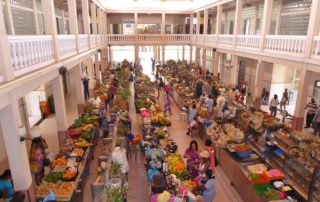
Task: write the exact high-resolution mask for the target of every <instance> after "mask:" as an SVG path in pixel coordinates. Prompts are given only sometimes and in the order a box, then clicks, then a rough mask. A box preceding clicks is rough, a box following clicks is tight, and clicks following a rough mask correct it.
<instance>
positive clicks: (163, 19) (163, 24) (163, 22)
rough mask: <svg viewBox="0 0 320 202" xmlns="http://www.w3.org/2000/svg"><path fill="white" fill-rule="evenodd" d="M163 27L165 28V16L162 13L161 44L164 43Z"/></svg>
mask: <svg viewBox="0 0 320 202" xmlns="http://www.w3.org/2000/svg"><path fill="white" fill-rule="evenodd" d="M165 27H166V14H165V13H164V12H163V13H162V15H161V36H162V42H164V41H165V38H164V37H165Z"/></svg>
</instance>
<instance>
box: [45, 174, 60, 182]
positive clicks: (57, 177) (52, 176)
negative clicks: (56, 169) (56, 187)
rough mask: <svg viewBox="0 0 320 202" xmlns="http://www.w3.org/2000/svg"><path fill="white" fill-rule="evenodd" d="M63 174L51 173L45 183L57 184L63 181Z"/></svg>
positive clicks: (46, 177)
mask: <svg viewBox="0 0 320 202" xmlns="http://www.w3.org/2000/svg"><path fill="white" fill-rule="evenodd" d="M62 176H63V173H51V174H49V175H47V176H45V177H44V181H46V182H52V183H57V182H58V181H59V180H61V179H62Z"/></svg>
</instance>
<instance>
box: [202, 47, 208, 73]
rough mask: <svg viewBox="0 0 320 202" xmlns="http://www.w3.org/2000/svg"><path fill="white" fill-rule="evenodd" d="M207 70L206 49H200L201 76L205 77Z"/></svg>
mask: <svg viewBox="0 0 320 202" xmlns="http://www.w3.org/2000/svg"><path fill="white" fill-rule="evenodd" d="M206 71H207V50H206V49H204V48H203V49H202V78H204V79H205V78H206Z"/></svg>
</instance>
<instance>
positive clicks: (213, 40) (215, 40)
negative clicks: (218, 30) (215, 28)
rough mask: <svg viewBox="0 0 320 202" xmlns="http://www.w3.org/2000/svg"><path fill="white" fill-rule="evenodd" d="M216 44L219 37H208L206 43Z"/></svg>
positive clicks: (213, 35)
mask: <svg viewBox="0 0 320 202" xmlns="http://www.w3.org/2000/svg"><path fill="white" fill-rule="evenodd" d="M216 42H217V35H215V34H208V35H206V43H216Z"/></svg>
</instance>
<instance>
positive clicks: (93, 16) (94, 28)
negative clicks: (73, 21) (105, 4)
mask: <svg viewBox="0 0 320 202" xmlns="http://www.w3.org/2000/svg"><path fill="white" fill-rule="evenodd" d="M91 26H92V34H94V35H97V9H96V4H95V3H93V2H91ZM90 44H92V45H93V44H97V38H96V36H95V38H94V39H93V40H92V41H91V38H90ZM92 45H91V47H92Z"/></svg>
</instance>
